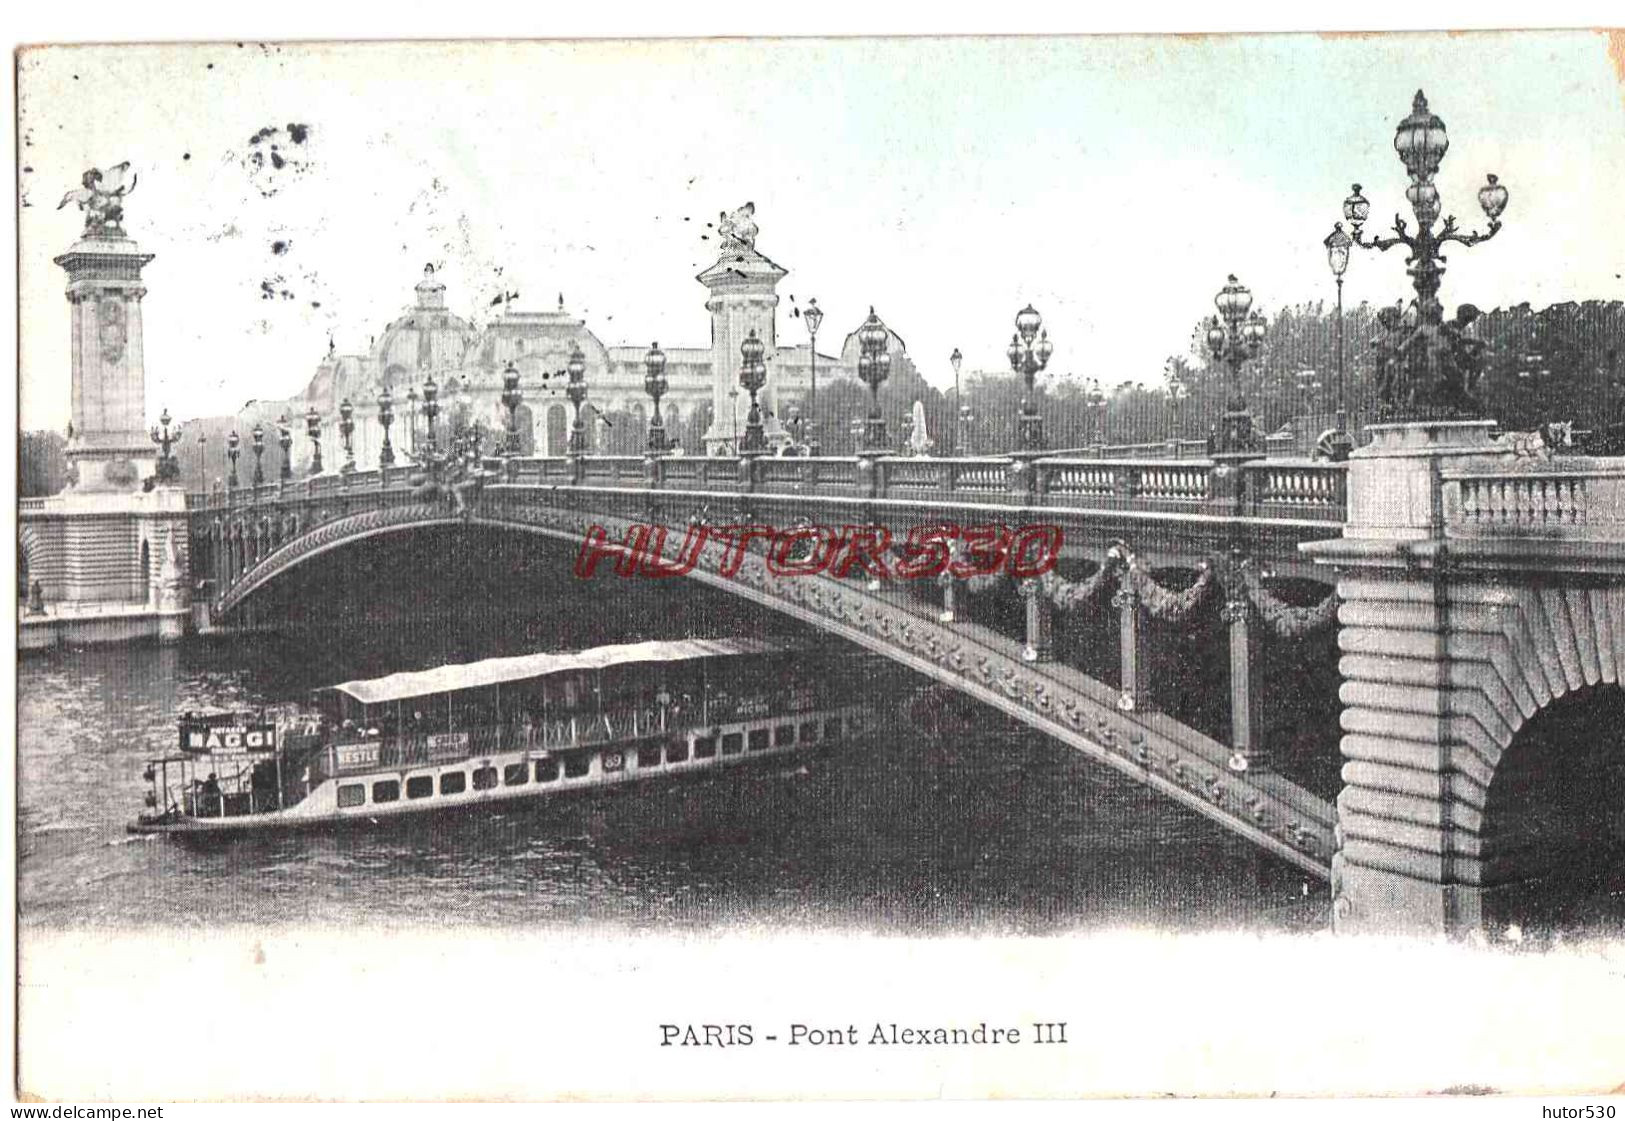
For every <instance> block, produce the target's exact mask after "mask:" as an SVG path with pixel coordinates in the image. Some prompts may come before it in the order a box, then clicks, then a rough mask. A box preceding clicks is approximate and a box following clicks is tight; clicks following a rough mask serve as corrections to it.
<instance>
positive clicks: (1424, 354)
mask: <svg viewBox="0 0 1625 1121" xmlns="http://www.w3.org/2000/svg"><path fill="white" fill-rule="evenodd" d="M1449 148H1450V138H1449V137H1448V136H1447V135H1446V133H1445V127H1444V121H1442V120H1440V119H1439V118H1438V117H1437V116H1435V115H1434V114H1433V113H1432V112H1431V111H1430V110H1429V109H1428V102H1427V97H1426V96H1424V95H1423V93H1422V91H1421V90H1417V91H1416V97H1415V99H1414V100H1413V101H1412V102H1411V112H1410V115H1409V116H1407V117H1406V118H1405V119H1404V120H1402V121H1400V122H1399V127H1398V128H1397V129H1396V130H1395V132H1394V151H1396V152H1397V153H1399V158H1400V161H1401V162H1402V163H1404V165H1405V171H1406V173H1407V174H1408V175H1409V176H1410V180H1411V185H1410V186H1409V187H1407V188H1406V189H1405V198H1406V199H1407V200H1408V201H1409V202H1410V204H1411V212H1412V213H1413V214H1415V216H1416V223H1417V224H1416V232H1415V233H1414V234H1413V233H1412V232H1411V231H1410V229H1409V227H1408V226H1407V224H1406V222H1405V220H1404V219H1403V218H1402V217H1400V216H1399V215H1397V214H1396V215H1394V235H1395V236H1393V237H1379V238H1371V239H1369V240H1368V239H1367V238H1365V236H1364V235H1363V233H1362V231H1361V227H1362V226H1363V225H1364V223H1365V220H1366V218H1367V216H1368V215H1369V214H1370V213H1371V203H1370V202H1369V201H1368V200H1367V199H1366V198H1365V196H1364V195H1362V194H1361V193H1360V185H1359V184H1358V183H1356V184H1355V185H1354V193H1353V194H1351V195H1349V197H1348V198H1347V199H1345V200H1344V201H1343V217H1344V218H1345V219H1347V220H1348V222H1349V224H1350V225H1352V226H1353V227H1354V233H1353V236H1352V238H1351V240H1352V241H1353V243H1354V244H1355V245H1358V246H1359V247H1360V248H1361V249H1378V250H1384V251H1386V250H1388V249H1392V248H1393V247H1394V246H1396V245H1403V246H1404V247H1405V249H1406V251H1407V254H1408V256H1407V258H1406V264H1407V266H1408V267H1407V268H1406V270H1405V271H1406V274H1407V275H1409V276H1410V278H1411V283H1412V287H1414V288H1415V290H1416V298H1415V300H1414V301H1413V302H1412V305H1411V310H1410V313H1409V314H1407V315H1405V316H1400V317H1397V318H1396V317H1393V316H1388V317H1386V319H1384V318H1383V317H1379V322H1381V323H1382V325H1383V326H1384V327H1385V328H1387V329H1388V331H1389V332H1390V338H1389V339H1388V340H1385V341H1383V342H1381V343H1379V344H1378V354H1377V395H1378V400H1379V409H1380V413H1381V415H1382V416H1383V417H1384V418H1385V419H1392V420H1405V421H1424V420H1452V419H1458V420H1459V419H1470V418H1474V417H1476V416H1477V415H1478V413H1479V412H1480V407H1479V404H1478V401H1477V399H1476V398H1475V396H1474V389H1475V388H1476V386H1477V383H1478V378H1479V375H1480V374H1481V373H1482V372H1483V350H1484V346H1483V344H1482V343H1480V342H1479V341H1478V340H1475V339H1470V338H1468V337H1467V336H1466V334H1465V329H1466V328H1467V327H1468V326H1469V325H1470V324H1471V323H1472V322H1473V320H1475V319H1477V318H1478V315H1479V311H1478V309H1477V308H1476V307H1473V306H1472V305H1471V304H1463V305H1462V306H1461V307H1460V308H1458V309H1457V311H1456V316H1455V319H1453V320H1452V321H1450V322H1448V323H1447V322H1445V319H1444V307H1443V305H1441V304H1440V303H1439V284H1440V280H1441V278H1442V277H1443V276H1444V257H1443V255H1442V252H1441V251H1442V250H1443V249H1444V247H1445V246H1446V245H1448V244H1449V243H1450V242H1455V243H1456V244H1458V245H1461V246H1463V247H1466V248H1471V247H1473V246H1475V245H1477V244H1479V243H1480V242H1483V241H1488V240H1489V239H1490V238H1492V237H1494V236H1495V235H1496V234H1497V233H1499V232H1500V229H1501V212H1502V211H1504V210H1505V209H1506V205H1507V189H1506V188H1505V187H1503V186H1502V185H1501V183H1500V180H1498V179H1497V178H1496V177H1495V176H1494V175H1490V176H1488V177H1487V182H1486V183H1485V184H1484V186H1482V187H1480V188H1479V189H1478V205H1479V207H1480V208H1481V209H1482V210H1483V211H1484V216H1485V217H1486V218H1487V219H1489V227H1488V228H1487V229H1486V230H1485V232H1483V233H1478V232H1476V231H1475V232H1473V233H1465V234H1464V233H1460V232H1458V231H1457V229H1456V219H1455V216H1454V215H1451V216H1449V217H1446V218H1445V220H1444V223H1443V225H1441V226H1440V227H1439V228H1438V229H1437V230H1435V229H1434V227H1433V224H1434V222H1436V221H1437V220H1438V218H1439V211H1440V207H1439V191H1438V188H1437V187H1435V186H1434V184H1433V178H1434V176H1435V175H1436V174H1438V171H1439V164H1440V162H1441V161H1442V160H1443V159H1444V155H1445V153H1446V152H1447V151H1448V150H1449Z"/></svg>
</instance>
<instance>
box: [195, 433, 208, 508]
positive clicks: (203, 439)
mask: <svg viewBox="0 0 1625 1121" xmlns="http://www.w3.org/2000/svg"><path fill="white" fill-rule="evenodd" d="M208 452H209V434H208V433H207V432H199V433H198V434H197V489H198V493H199V494H202V493H203V492H204V491H207V490H208V489H209V455H208Z"/></svg>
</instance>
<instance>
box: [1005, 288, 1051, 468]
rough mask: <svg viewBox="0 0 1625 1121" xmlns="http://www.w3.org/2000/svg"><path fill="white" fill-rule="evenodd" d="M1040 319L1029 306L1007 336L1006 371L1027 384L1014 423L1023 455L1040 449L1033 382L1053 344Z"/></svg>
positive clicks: (1041, 425)
mask: <svg viewBox="0 0 1625 1121" xmlns="http://www.w3.org/2000/svg"><path fill="white" fill-rule="evenodd" d="M1043 324H1044V320H1043V317H1042V316H1040V315H1039V314H1038V310H1037V309H1036V308H1034V307H1033V305H1032V304H1028V305H1027V306H1026V307H1024V308H1022V309H1021V310H1020V311H1019V312H1017V313H1016V333H1015V334H1014V335H1011V336H1010V346H1009V349H1007V350H1006V351H1005V354H1006V355H1007V356H1008V357H1009V359H1010V369H1011V370H1012V371H1013V372H1015V373H1017V374H1019V375H1021V377H1022V378H1023V379H1024V380H1025V381H1026V383H1027V395H1026V396H1025V397H1023V398H1022V399H1021V415H1020V417H1019V418H1018V420H1017V425H1018V428H1017V442H1018V443H1019V444H1020V445H1021V450H1022V451H1024V452H1036V451H1042V450H1043V449H1044V418H1043V417H1041V416H1039V415H1038V405H1037V403H1036V402H1035V401H1034V399H1033V398H1034V395H1035V393H1036V389H1035V388H1034V384H1033V379H1034V377H1036V376H1037V375H1038V373H1039V372H1040V371H1041V370H1043V369H1044V368H1045V367H1046V366H1048V365H1049V357H1050V355H1051V354H1052V353H1054V351H1055V344H1054V343H1052V342H1050V341H1049V332H1048V331H1046V330H1043Z"/></svg>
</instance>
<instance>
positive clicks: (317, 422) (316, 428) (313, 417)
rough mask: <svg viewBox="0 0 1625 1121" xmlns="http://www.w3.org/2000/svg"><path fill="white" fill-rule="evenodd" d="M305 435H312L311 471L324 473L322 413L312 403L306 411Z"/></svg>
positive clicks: (312, 472)
mask: <svg viewBox="0 0 1625 1121" xmlns="http://www.w3.org/2000/svg"><path fill="white" fill-rule="evenodd" d="M305 435H307V436H309V437H310V445H311V453H310V473H311V474H312V475H320V474H321V473H322V414H321V413H318V412H317V411H316V406H315V405H312V406H311V407H310V408H309V409H308V410H306V412H305Z"/></svg>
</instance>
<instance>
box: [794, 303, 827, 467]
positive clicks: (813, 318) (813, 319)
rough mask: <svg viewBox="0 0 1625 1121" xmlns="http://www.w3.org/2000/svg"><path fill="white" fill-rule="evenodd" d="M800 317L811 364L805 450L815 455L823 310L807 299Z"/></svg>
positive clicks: (817, 445)
mask: <svg viewBox="0 0 1625 1121" xmlns="http://www.w3.org/2000/svg"><path fill="white" fill-rule="evenodd" d="M801 318H802V320H803V321H804V322H805V323H806V324H807V337H808V338H809V339H811V340H812V341H811V343H810V344H809V345H808V347H807V357H808V361H809V362H810V363H811V364H812V395H811V397H810V398H809V399H808V404H807V412H808V413H809V414H811V416H810V420H809V423H808V431H809V433H810V435H809V436H808V438H807V451H808V454H809V455H817V454H819V452H820V450H821V446H820V444H819V440H818V328H819V327H820V326H821V325H822V324H823V322H824V312H823V310H822V309H821V308H820V307H819V306H818V301H817V300H816V299H812V300H808V301H807V308H806V310H805V311H803V312H802V313H801ZM798 438H799V437H798Z"/></svg>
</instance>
